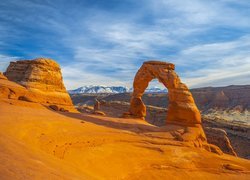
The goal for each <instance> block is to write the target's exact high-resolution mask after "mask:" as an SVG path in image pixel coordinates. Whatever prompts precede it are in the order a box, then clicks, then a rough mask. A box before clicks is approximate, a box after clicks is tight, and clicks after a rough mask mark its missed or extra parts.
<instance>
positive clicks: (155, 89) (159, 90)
mask: <svg viewBox="0 0 250 180" xmlns="http://www.w3.org/2000/svg"><path fill="white" fill-rule="evenodd" d="M167 92H168V91H167V89H166V88H165V89H163V88H159V87H156V86H155V87H150V88H147V89H146V90H145V93H167Z"/></svg>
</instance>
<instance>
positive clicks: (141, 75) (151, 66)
mask: <svg viewBox="0 0 250 180" xmlns="http://www.w3.org/2000/svg"><path fill="white" fill-rule="evenodd" d="M174 69H175V66H174V64H171V63H166V62H160V61H147V62H144V63H143V65H142V67H141V68H140V69H139V70H138V72H137V74H136V76H135V78H134V83H133V89H134V91H133V94H132V98H131V102H130V109H129V113H128V115H130V116H132V117H136V118H142V119H144V117H145V116H146V106H145V105H144V103H143V102H142V95H143V93H144V91H145V89H146V88H147V87H148V84H149V82H150V81H151V80H152V79H155V78H156V79H158V80H159V82H161V83H162V84H163V85H164V86H165V87H166V88H167V89H168V92H169V95H168V96H169V97H168V98H169V106H168V114H167V123H172V124H180V125H188V126H194V125H197V124H201V115H200V112H199V110H198V108H197V107H196V105H195V102H194V99H193V97H192V94H191V93H190V91H189V89H188V88H187V86H186V85H185V84H183V83H182V82H181V80H180V78H179V76H178V75H177V74H176V73H175V71H174Z"/></svg>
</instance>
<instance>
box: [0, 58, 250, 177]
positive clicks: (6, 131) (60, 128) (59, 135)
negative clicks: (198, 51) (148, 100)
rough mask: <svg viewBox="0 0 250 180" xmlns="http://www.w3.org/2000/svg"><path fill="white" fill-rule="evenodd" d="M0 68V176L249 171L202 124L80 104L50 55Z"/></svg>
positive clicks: (241, 173)
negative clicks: (151, 119)
mask: <svg viewBox="0 0 250 180" xmlns="http://www.w3.org/2000/svg"><path fill="white" fill-rule="evenodd" d="M48 65H49V67H50V68H51V69H50V70H47V68H46V66H48ZM27 69H28V70H27ZM22 72H24V73H22ZM18 73H19V74H21V75H19V76H18V77H19V78H20V79H16V78H15V74H18ZM4 74H5V75H6V76H7V77H5V75H3V74H1V76H0V90H1V98H0V114H1V116H0V121H1V124H0V160H1V165H0V177H1V179H166V178H169V179H221V178H223V179H249V178H250V162H249V160H247V159H243V158H240V157H236V156H235V155H229V154H227V153H223V152H222V151H223V150H221V149H220V148H219V147H217V146H216V145H213V144H209V143H208V142H207V140H206V136H205V134H204V132H203V128H202V126H200V124H195V125H192V126H191V125H190V126H189V125H184V124H172V123H168V124H165V125H163V126H156V125H153V124H150V123H148V122H147V121H145V120H142V119H137V118H132V117H131V118H129V117H127V118H120V117H114V116H113V117H111V115H109V114H107V115H106V116H103V114H100V113H90V112H79V111H77V110H76V109H75V108H74V106H73V104H72V102H71V100H70V98H69V96H68V95H67V93H66V90H65V88H64V86H63V81H62V75H61V72H60V69H58V65H57V64H55V63H54V61H52V60H50V59H35V60H32V61H20V62H17V63H14V64H12V65H10V66H9V68H8V69H7V71H6V72H5V73H4ZM53 74H55V76H52V75H53ZM48 76H51V77H54V79H53V78H49V79H47V78H46V77H48ZM12 78H13V79H12ZM10 79H12V80H10ZM55 82H56V83H55ZM46 94H49V97H53V98H48V96H47V95H46ZM191 102H192V101H191ZM118 105H119V104H117V106H118ZM84 110H86V109H84ZM101 110H102V109H101ZM153 110H154V109H153ZM160 110H161V109H160ZM100 112H102V111H100ZM163 112H164V114H165V112H166V111H163ZM113 113H115V112H113ZM118 114H119V113H118ZM186 117H187V116H186ZM197 117H198V116H197Z"/></svg>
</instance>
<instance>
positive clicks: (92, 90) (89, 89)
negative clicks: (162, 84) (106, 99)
mask: <svg viewBox="0 0 250 180" xmlns="http://www.w3.org/2000/svg"><path fill="white" fill-rule="evenodd" d="M68 92H69V94H98V93H110V94H113V93H117V94H118V93H126V92H133V88H130V89H129V88H127V87H125V86H82V87H80V88H77V89H75V90H69V91H68ZM166 92H167V89H162V88H159V87H150V88H147V89H146V91H145V93H166Z"/></svg>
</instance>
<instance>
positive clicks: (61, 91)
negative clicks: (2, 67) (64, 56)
mask: <svg viewBox="0 0 250 180" xmlns="http://www.w3.org/2000/svg"><path fill="white" fill-rule="evenodd" d="M4 75H5V76H6V77H7V78H8V80H9V81H8V83H6V82H1V83H0V89H1V90H2V91H4V92H5V93H4V94H5V95H3V96H4V97H6V98H12V99H18V100H23V101H28V102H37V103H45V104H50V105H51V104H55V105H61V106H69V107H73V104H72V101H71V98H70V96H69V94H68V93H67V91H66V89H65V86H64V84H63V78H62V73H61V69H60V66H59V65H58V64H57V63H56V62H55V61H54V60H52V59H46V58H38V59H34V60H22V61H16V62H11V63H10V65H9V66H8V68H7V70H6V72H5V73H4Z"/></svg>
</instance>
